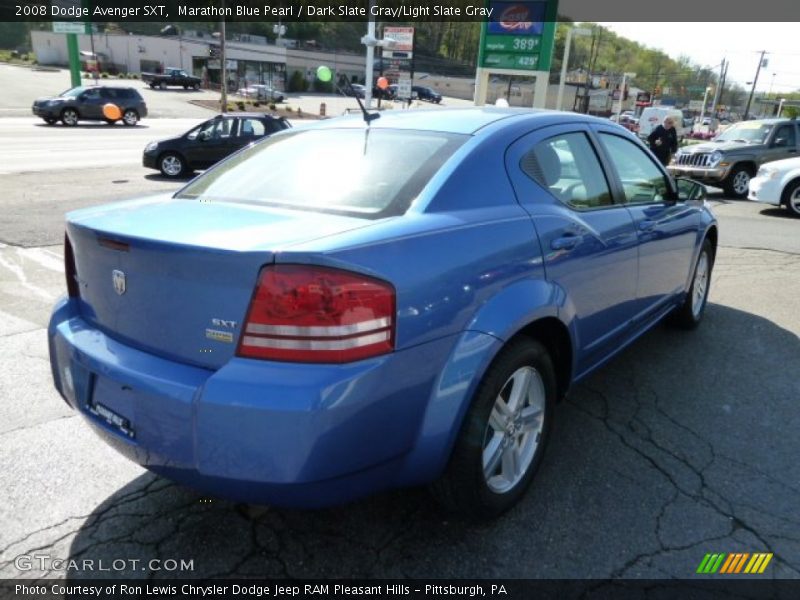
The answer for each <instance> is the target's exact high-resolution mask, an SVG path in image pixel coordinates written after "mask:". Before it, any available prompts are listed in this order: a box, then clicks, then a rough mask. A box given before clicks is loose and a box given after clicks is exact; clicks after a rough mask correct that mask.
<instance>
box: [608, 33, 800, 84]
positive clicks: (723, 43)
mask: <svg viewBox="0 0 800 600" xmlns="http://www.w3.org/2000/svg"><path fill="white" fill-rule="evenodd" d="M600 25H603V26H605V27H608V28H609V29H611V30H612V31H614V32H615V33H617V34H618V35H622V36H624V37H626V38H628V39H630V40H634V41H636V42H639V43H640V44H644V45H645V46H648V47H651V48H658V49H660V50H663V51H664V52H665V53H666V54H668V55H669V56H670V57H672V58H677V57H678V56H680V55H681V54H685V55H687V56H689V57H691V58H692V60H693V61H694V62H695V63H698V64H700V65H702V66H707V67H717V69H716V70H717V72H719V64H720V63H721V62H722V59H723V58H726V59H727V60H728V61H729V62H730V67H729V68H728V79H729V80H733V81H736V82H738V83H740V84H741V85H742V86H745V87H748V86H746V82H748V81H751V82H752V81H753V77H755V74H756V68H757V67H758V58H759V53H760V52H761V50H766V51H767V52H768V54H767V55H766V56H765V58H767V59H769V64H768V65H767V67H765V68H762V69H761V73H760V74H759V76H758V85H757V87H756V89H757V90H759V91H763V92H769V91H770V88H771V89H772V92H773V93H774V94H780V93H781V92H792V91H797V90H800V43H799V42H798V40H799V39H800V35H798V33H799V32H800V24H798V23H600ZM773 73H774V74H775V75H774V77H773Z"/></svg>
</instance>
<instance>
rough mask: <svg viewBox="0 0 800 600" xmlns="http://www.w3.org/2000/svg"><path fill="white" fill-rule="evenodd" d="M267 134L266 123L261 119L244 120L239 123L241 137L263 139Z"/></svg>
mask: <svg viewBox="0 0 800 600" xmlns="http://www.w3.org/2000/svg"><path fill="white" fill-rule="evenodd" d="M265 133H266V130H265V128H264V122H263V121H261V120H259V119H242V120H241V121H240V122H239V137H261V136H263V135H264V134H265Z"/></svg>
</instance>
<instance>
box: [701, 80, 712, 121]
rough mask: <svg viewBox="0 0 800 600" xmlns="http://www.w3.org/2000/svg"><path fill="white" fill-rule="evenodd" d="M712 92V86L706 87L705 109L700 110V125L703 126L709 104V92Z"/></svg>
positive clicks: (704, 95)
mask: <svg viewBox="0 0 800 600" xmlns="http://www.w3.org/2000/svg"><path fill="white" fill-rule="evenodd" d="M710 91H711V86H710V85H709V86H707V87H706V92H705V94H703V108H702V109H701V110H700V125H702V124H703V117H705V116H706V102H708V92H710Z"/></svg>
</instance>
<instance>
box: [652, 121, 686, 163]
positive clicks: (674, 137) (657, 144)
mask: <svg viewBox="0 0 800 600" xmlns="http://www.w3.org/2000/svg"><path fill="white" fill-rule="evenodd" d="M647 141H648V142H649V143H650V150H652V151H653V154H655V155H656V158H657V159H658V160H659V161H660V162H661V164H662V165H664V166H665V167H666V166H667V165H668V164H669V159H670V158H671V157H672V155H673V154H674V153H675V152H677V151H678V134H677V133H676V132H675V121H673V120H672V117H664V123H663V124H662V125H659V126H658V127H656V128H655V129H653V131H651V132H650V135H648V136H647Z"/></svg>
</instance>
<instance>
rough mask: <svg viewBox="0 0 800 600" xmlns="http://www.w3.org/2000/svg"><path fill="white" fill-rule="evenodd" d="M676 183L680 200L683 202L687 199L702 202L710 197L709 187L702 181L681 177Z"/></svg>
mask: <svg viewBox="0 0 800 600" xmlns="http://www.w3.org/2000/svg"><path fill="white" fill-rule="evenodd" d="M675 183H676V184H677V185H678V200H679V201H681V202H684V201H687V200H690V201H695V202H700V201H702V200H705V199H706V198H707V197H708V188H706V186H704V185H703V184H702V183H698V182H696V181H693V180H691V179H686V178H684V177H679V178H678V179H676V180H675Z"/></svg>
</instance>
